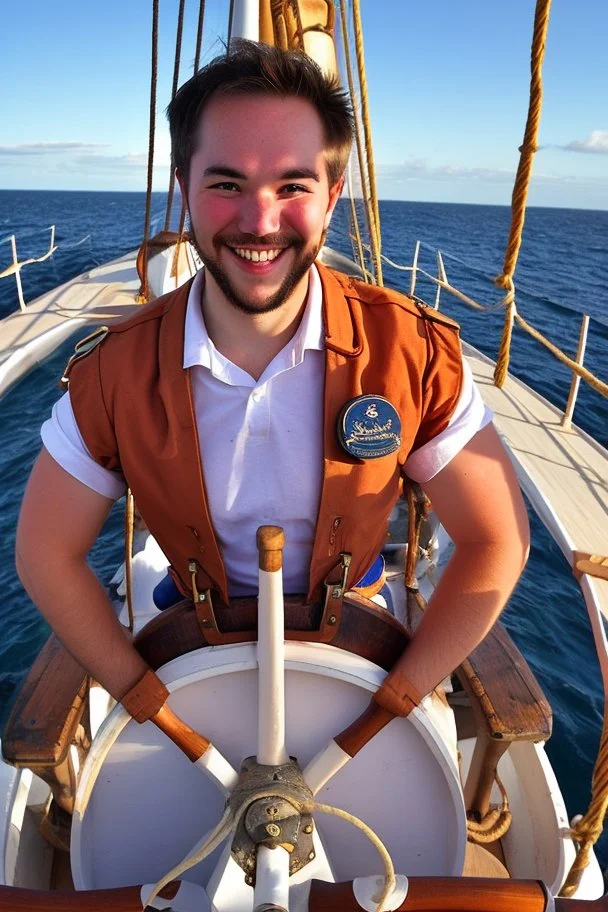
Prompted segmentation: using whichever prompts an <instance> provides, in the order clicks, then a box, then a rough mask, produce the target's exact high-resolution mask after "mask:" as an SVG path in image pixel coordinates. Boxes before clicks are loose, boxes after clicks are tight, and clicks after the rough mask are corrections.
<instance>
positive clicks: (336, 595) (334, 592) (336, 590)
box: [331, 586, 342, 598]
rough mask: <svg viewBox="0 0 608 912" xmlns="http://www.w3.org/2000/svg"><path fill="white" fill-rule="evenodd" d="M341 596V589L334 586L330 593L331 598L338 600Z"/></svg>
mask: <svg viewBox="0 0 608 912" xmlns="http://www.w3.org/2000/svg"><path fill="white" fill-rule="evenodd" d="M341 595H342V589H341V588H340V586H334V588H333V589H332V591H331V597H332V598H340V596H341Z"/></svg>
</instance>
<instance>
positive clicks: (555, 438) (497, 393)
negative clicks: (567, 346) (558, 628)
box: [463, 344, 608, 618]
mask: <svg viewBox="0 0 608 912" xmlns="http://www.w3.org/2000/svg"><path fill="white" fill-rule="evenodd" d="M463 348H464V351H465V355H466V356H467V359H468V361H469V364H470V365H471V368H472V370H473V374H474V376H475V380H476V382H477V384H478V385H479V387H480V389H481V393H482V395H483V397H484V399H485V401H486V403H487V405H488V406H489V407H490V408H491V409H492V410H493V412H494V416H495V418H494V421H495V424H496V426H497V428H498V431H499V432H500V434H501V435H502V436H503V437H504V438H505V439H506V441H507V442H508V444H509V447H510V450H511V453H512V456H513V460H514V463H515V466H516V468H517V472H518V476H519V480H520V483H521V485H522V487H523V489H524V491H525V492H526V495H527V496H528V497H529V499H530V501H531V502H532V505H533V506H534V509H535V510H536V511H537V513H538V514H539V516H540V518H541V519H542V521H543V522H544V524H545V525H546V526H547V527H548V529H549V531H550V532H551V534H552V535H553V537H554V538H555V540H556V541H557V543H558V545H559V546H560V548H561V550H562V551H563V553H564V554H565V556H566V558H567V559H568V561H569V563H570V565H571V566H572V565H573V563H574V560H573V552H574V551H584V552H587V553H589V554H599V555H603V556H606V555H607V554H608V451H606V450H605V449H604V448H603V447H602V446H600V444H599V443H597V442H596V441H595V440H593V439H592V438H591V437H589V436H588V435H587V434H585V432H584V431H581V430H580V429H578V428H576V427H574V426H573V427H572V429H571V430H565V429H564V428H562V426H561V420H562V413H561V412H560V411H559V410H558V409H557V408H555V407H554V406H552V405H550V404H549V403H548V402H547V401H546V400H545V399H543V398H542V397H541V396H539V395H538V394H537V393H535V392H534V390H532V389H530V387H528V386H526V385H525V384H524V383H522V382H521V381H519V380H516V379H515V378H513V377H509V378H508V379H507V382H506V383H505V386H504V388H503V389H497V387H495V386H494V384H493V381H492V376H493V371H494V362H493V361H491V360H490V359H489V358H486V357H485V356H484V355H482V354H480V353H479V352H477V351H476V350H475V349H473V348H471V347H470V346H468V345H466V344H465V345H464V346H463ZM591 585H592V587H593V589H594V592H595V595H596V598H597V601H598V604H599V606H600V609H601V611H602V614H603V615H604V617H607V618H608V581H606V580H599V579H593V580H592V581H591Z"/></svg>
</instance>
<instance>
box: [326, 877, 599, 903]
mask: <svg viewBox="0 0 608 912" xmlns="http://www.w3.org/2000/svg"><path fill="white" fill-rule="evenodd" d="M308 909H309V912H361V907H360V906H359V904H358V902H357V900H356V899H355V896H354V893H353V887H352V882H351V881H346V882H344V883H339V884H332V883H326V882H325V881H322V880H313V882H312V887H311V891H310V897H309V900H308ZM394 912H546V900H545V892H544V889H543V887H542V885H541V884H540V883H539V882H538V881H535V880H519V881H517V880H504V879H500V880H498V879H493V878H478V877H412V878H410V879H409V886H408V893H407V896H406V898H405V899H404V901H403V902H402V903H401V905H400V906H399V907H398V909H395V910H394ZM588 912H604V909H603V907H601V906H600V907H598V908H597V909H595V908H593V903H592V904H590V907H589V909H588Z"/></svg>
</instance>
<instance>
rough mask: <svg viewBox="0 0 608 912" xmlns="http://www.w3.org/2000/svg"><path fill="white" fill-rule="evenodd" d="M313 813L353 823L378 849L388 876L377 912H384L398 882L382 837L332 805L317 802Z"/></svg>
mask: <svg viewBox="0 0 608 912" xmlns="http://www.w3.org/2000/svg"><path fill="white" fill-rule="evenodd" d="M313 811H318V812H320V813H321V814H330V815H332V816H334V817H339V818H340V819H341V820H346V821H347V823H352V825H353V826H355V827H357V829H358V830H361V832H362V833H364V834H365V835H366V836H367V838H368V839H369V840H370V842H371V843H372V844H373V846H374V847H375V848H376V850H377V851H378V854H379V855H380V858H381V859H382V863H383V864H384V873H385V876H386V882H385V884H384V890H383V891H382V896H381V897H380V901H379V903H378V906H377V909H376V912H383V910H384V909H385V906H386V903H387V901H388V899H389V897H390V895H391V893H392V892H393V890H394V889H395V886H396V884H397V881H396V878H395V868H394V866H393V861H392V858H391V856H390V855H389V853H388V849H387V848H386V846H385V845H384V843H383V842H382V840H381V839H380V837H379V836H377V835H376V833H374V831H373V830H372V828H371V827H368V825H367V824H366V823H363V821H362V820H359V818H358V817H355V815H354V814H350V813H349V812H348V811H343V810H342V809H341V808H337V807H332V806H331V805H330V804H319V803H318V802H316V801H315V803H314V805H313Z"/></svg>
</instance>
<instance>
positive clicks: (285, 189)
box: [279, 184, 310, 196]
mask: <svg viewBox="0 0 608 912" xmlns="http://www.w3.org/2000/svg"><path fill="white" fill-rule="evenodd" d="M279 193H281V194H282V195H283V196H295V195H296V194H298V193H310V190H309V189H308V187H306V186H305V185H304V184H283V186H282V187H281V189H280V190H279Z"/></svg>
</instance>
